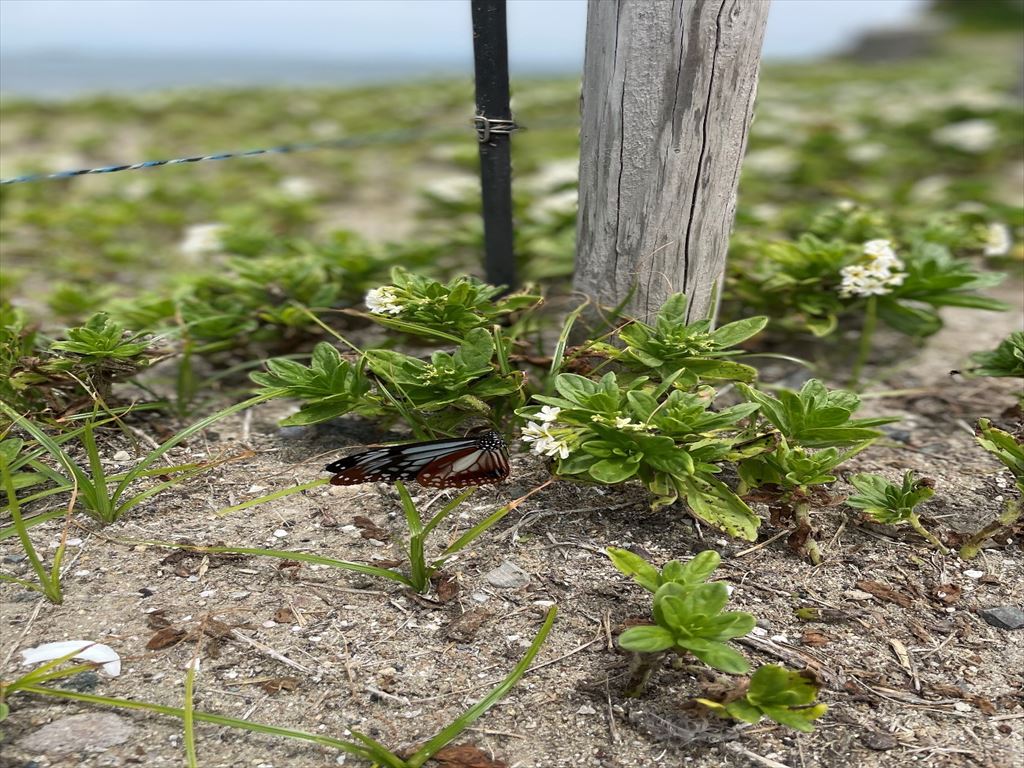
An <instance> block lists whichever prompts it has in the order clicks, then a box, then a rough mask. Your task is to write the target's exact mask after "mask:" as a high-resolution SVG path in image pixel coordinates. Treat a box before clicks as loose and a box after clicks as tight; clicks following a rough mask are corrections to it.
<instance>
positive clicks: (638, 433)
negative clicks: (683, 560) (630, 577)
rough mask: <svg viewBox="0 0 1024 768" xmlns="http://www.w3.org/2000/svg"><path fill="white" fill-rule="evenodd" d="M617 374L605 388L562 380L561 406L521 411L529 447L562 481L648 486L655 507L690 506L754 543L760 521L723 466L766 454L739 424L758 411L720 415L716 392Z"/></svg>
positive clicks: (737, 409)
mask: <svg viewBox="0 0 1024 768" xmlns="http://www.w3.org/2000/svg"><path fill="white" fill-rule="evenodd" d="M673 384H674V379H673V377H669V378H668V380H667V381H664V382H662V383H660V384H657V385H656V384H653V383H649V382H648V380H647V378H646V377H643V376H632V377H629V378H628V380H627V381H626V382H625V383H622V382H620V381H619V379H618V377H617V375H616V374H615V373H614V372H609V373H607V374H605V375H604V376H603V377H602V378H601V379H600V381H592V380H590V379H588V378H586V377H584V376H580V375H577V374H572V373H562V374H559V375H558V376H557V377H556V379H555V382H554V386H555V390H556V392H557V395H558V396H556V397H550V396H546V395H535V396H534V399H535V400H536V401H538V402H540V403H544V404H545V405H544V407H542V408H539V409H538V408H536V407H534V406H530V407H528V408H523V409H521V410H520V411H518V413H519V415H520V416H522V417H524V418H527V419H537V421H529V422H528V425H527V427H526V428H525V429H523V432H522V434H523V440H525V441H527V442H531V443H532V444H533V450H534V452H536V453H540V454H542V455H545V456H549V457H551V458H553V459H554V460H555V463H554V468H553V472H554V474H555V475H557V476H560V477H566V478H571V479H576V480H581V481H584V482H594V483H600V484H603V485H615V484H618V483H622V482H625V481H627V480H630V479H634V478H635V479H638V480H640V481H641V482H642V483H643V484H644V485H645V486H646V487H647V488H648V490H650V491H651V492H652V494H653V495H654V502H653V505H654V506H655V507H658V506H663V505H666V504H671V503H673V502H674V501H676V500H677V499H679V498H685V499H686V502H687V504H688V505H689V508H690V510H691V512H692V514H693V515H694V516H695V517H697V518H698V519H700V520H702V521H704V522H707V523H709V524H710V525H714V526H716V527H718V528H721V529H723V530H724V531H726V532H727V533H729V534H730V535H732V536H738V537H741V538H744V539H748V540H753V539H755V538H756V537H757V527H758V525H759V524H760V520H759V518H758V517H757V515H755V514H754V513H753V512H752V511H751V510H750V508H749V507H748V506H747V505H746V504H745V503H744V502H743V501H742V499H740V498H739V497H738V496H737V495H736V494H735V493H733V491H732V490H731V489H730V488H729V486H728V485H726V484H725V483H724V482H722V481H721V480H719V479H718V477H717V475H718V474H719V473H720V472H721V471H722V466H723V464H725V463H727V462H731V461H735V460H737V459H739V458H740V457H742V456H746V455H750V454H752V453H757V452H760V451H763V450H766V448H767V444H765V443H764V442H763V441H759V440H754V441H750V440H749V437H750V435H749V433H748V431H747V430H746V429H745V428H744V427H742V426H740V425H739V422H741V421H743V420H744V419H747V418H748V417H750V416H751V414H753V413H754V411H756V410H757V408H758V406H757V405H756V404H750V403H742V404H739V405H735V406H732V407H730V408H724V409H722V410H720V411H713V410H711V404H712V398H713V397H714V390H713V389H711V388H710V387H706V388H703V389H700V390H698V391H696V392H684V391H682V390H679V389H674V388H673Z"/></svg>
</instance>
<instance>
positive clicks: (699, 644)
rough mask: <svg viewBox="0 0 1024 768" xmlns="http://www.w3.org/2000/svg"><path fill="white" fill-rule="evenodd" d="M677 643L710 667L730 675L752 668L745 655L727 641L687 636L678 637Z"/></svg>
mask: <svg viewBox="0 0 1024 768" xmlns="http://www.w3.org/2000/svg"><path fill="white" fill-rule="evenodd" d="M676 645H678V646H679V647H681V648H685V649H686V650H688V651H689V652H690V653H692V654H693V655H694V656H696V657H697V658H698V659H700V660H701V661H703V662H704V663H705V664H707V665H708V666H709V667H714V668H715V669H719V670H721V671H722V672H726V673H728V674H730V675H743V674H746V672H747V671H748V670H749V669H750V664H749V663H748V662H747V660H746V659H745V658H743V655H742V654H740V653H738V652H737V651H734V650H733V649H732V648H730V647H729V646H727V645H726V644H725V643H719V642H716V641H714V640H702V639H699V638H692V639H691V638H687V639H677V640H676Z"/></svg>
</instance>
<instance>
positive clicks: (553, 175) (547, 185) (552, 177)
mask: <svg viewBox="0 0 1024 768" xmlns="http://www.w3.org/2000/svg"><path fill="white" fill-rule="evenodd" d="M579 176H580V161H579V160H578V159H577V158H575V157H567V158H564V159H562V160H555V161H553V162H550V163H545V164H544V165H542V166H541V168H540V170H539V171H537V172H536V173H535V174H533V175H532V176H530V177H529V178H528V179H526V184H527V185H528V186H530V187H532V188H533V189H537V190H542V191H548V190H556V189H561V188H562V187H565V186H567V185H569V184H576V182H577V181H578V180H579Z"/></svg>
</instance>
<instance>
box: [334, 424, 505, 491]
mask: <svg viewBox="0 0 1024 768" xmlns="http://www.w3.org/2000/svg"><path fill="white" fill-rule="evenodd" d="M324 469H325V470H326V471H327V472H333V473H335V474H334V477H332V478H331V484H332V485H358V484H359V483H372V482H377V481H385V482H394V481H395V480H415V481H416V482H417V483H419V484H420V485H425V486H428V487H430V488H462V487H464V486H467V485H487V484H489V483H498V482H501V481H502V480H504V479H505V478H506V477H508V474H509V472H510V467H509V463H508V446H507V445H506V444H505V441H504V439H502V437H501V435H499V434H498V433H497V432H493V431H492V432H485V433H484V434H480V435H471V436H469V437H456V438H447V439H444V440H428V441H427V442H423V443H407V444H406V445H392V446H388V447H385V448H374V449H372V450H369V451H363V452H362V453H356V454H353V455H352V456H346V457H345V458H343V459H338V460H337V461H335V462H332V463H330V464H328V465H327V466H326V467H324Z"/></svg>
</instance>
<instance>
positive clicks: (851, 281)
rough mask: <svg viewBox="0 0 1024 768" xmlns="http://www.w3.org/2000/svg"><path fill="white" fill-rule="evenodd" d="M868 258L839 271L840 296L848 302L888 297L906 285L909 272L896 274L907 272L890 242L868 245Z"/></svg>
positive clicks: (873, 242)
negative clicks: (852, 298) (858, 297)
mask: <svg viewBox="0 0 1024 768" xmlns="http://www.w3.org/2000/svg"><path fill="white" fill-rule="evenodd" d="M864 255H865V256H867V257H868V261H867V262H865V263H861V264H851V265H850V266H848V267H843V268H842V269H841V270H839V274H840V275H842V278H843V280H842V282H841V283H840V285H839V295H840V296H842V297H843V298H844V299H848V298H850V297H851V296H884V295H885V294H887V293H889V292H890V289H892V288H893V287H895V286H897V285H902V284H903V281H904V279H905V278H906V276H907V274H906V272H894V271H893V270H899V269H903V261H902V260H901V259H900V258H899V257H898V256H897V255H896V251H895V250H894V249H893V247H892V243H891V242H890V241H889V240H869V241H868V242H866V243H864Z"/></svg>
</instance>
